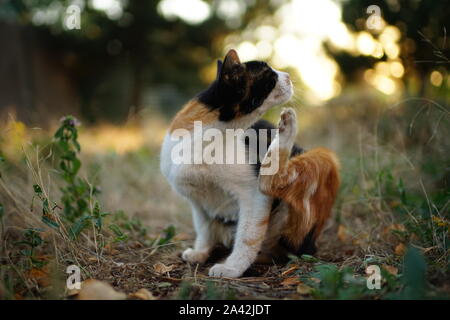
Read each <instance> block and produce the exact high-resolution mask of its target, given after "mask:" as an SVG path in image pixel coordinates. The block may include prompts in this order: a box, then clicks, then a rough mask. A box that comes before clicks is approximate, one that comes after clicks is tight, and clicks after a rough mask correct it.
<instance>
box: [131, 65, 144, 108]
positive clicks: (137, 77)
mask: <svg viewBox="0 0 450 320" xmlns="http://www.w3.org/2000/svg"><path fill="white" fill-rule="evenodd" d="M142 69H143V65H142V63H141V59H140V58H139V57H137V59H136V62H135V63H134V66H133V86H132V91H131V98H130V107H129V108H130V115H131V116H134V115H138V114H139V112H140V111H141V109H142V89H143V78H142V76H143V74H142Z"/></svg>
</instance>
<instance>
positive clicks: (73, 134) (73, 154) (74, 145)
mask: <svg viewBox="0 0 450 320" xmlns="http://www.w3.org/2000/svg"><path fill="white" fill-rule="evenodd" d="M77 126H78V121H77V120H76V119H75V118H74V117H73V116H66V117H64V118H63V119H62V120H61V126H60V127H59V129H58V130H57V131H56V133H55V136H54V138H55V144H56V146H57V149H58V151H59V169H60V172H61V175H62V177H63V179H64V181H65V182H66V186H65V187H63V188H61V191H62V198H61V201H62V204H63V206H64V214H65V218H66V219H67V220H69V221H72V222H75V220H76V219H78V218H81V221H77V222H76V223H77V224H78V225H83V221H84V220H86V219H87V218H86V217H84V215H85V214H87V213H89V200H90V199H91V197H93V196H95V195H97V194H98V193H99V188H97V187H95V186H92V187H91V186H90V185H89V183H87V182H86V181H85V180H83V179H81V178H80V177H79V176H78V172H79V170H80V168H81V160H80V159H79V158H78V153H79V152H80V151H81V147H80V144H79V143H78V130H77Z"/></svg>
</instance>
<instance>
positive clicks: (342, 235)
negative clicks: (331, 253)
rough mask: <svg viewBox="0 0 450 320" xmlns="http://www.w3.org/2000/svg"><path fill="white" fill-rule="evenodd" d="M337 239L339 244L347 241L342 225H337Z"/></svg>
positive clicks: (345, 231)
mask: <svg viewBox="0 0 450 320" xmlns="http://www.w3.org/2000/svg"><path fill="white" fill-rule="evenodd" d="M337 237H338V239H339V240H340V241H341V242H345V241H346V240H347V229H346V228H345V227H344V226H343V225H342V224H340V225H339V228H338V232H337Z"/></svg>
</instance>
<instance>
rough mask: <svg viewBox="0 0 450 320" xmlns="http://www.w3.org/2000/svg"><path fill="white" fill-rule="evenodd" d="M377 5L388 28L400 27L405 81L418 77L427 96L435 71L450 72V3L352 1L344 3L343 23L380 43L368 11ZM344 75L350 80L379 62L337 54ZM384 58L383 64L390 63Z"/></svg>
mask: <svg viewBox="0 0 450 320" xmlns="http://www.w3.org/2000/svg"><path fill="white" fill-rule="evenodd" d="M371 5H377V6H379V8H380V9H381V16H382V18H383V19H384V20H385V21H386V23H387V24H389V25H392V26H395V27H397V28H398V29H399V30H400V32H401V37H400V40H399V44H400V49H401V50H400V59H401V60H402V63H403V65H404V66H405V71H406V74H405V79H407V78H408V77H416V78H418V79H419V82H420V85H421V87H420V89H419V92H418V93H419V94H420V95H422V96H423V94H425V87H426V84H427V81H423V80H425V79H427V78H428V77H429V74H430V73H431V71H432V70H435V69H439V70H444V71H445V70H448V67H449V63H450V52H449V48H450V47H449V45H448V39H447V32H449V31H450V24H449V19H448V14H449V5H448V2H447V1H432V0H417V1H409V0H382V1H380V0H378V1H372V0H349V1H345V2H343V8H342V9H343V10H342V12H343V14H342V19H343V21H344V22H345V23H346V24H347V26H348V27H349V28H350V29H351V30H353V31H370V32H371V33H372V35H373V36H374V37H375V38H376V39H378V37H379V33H377V32H376V31H371V30H368V29H367V27H366V18H367V17H368V13H367V8H368V7H369V6H371ZM333 55H334V58H335V59H336V61H337V62H338V64H339V66H340V67H341V69H342V72H343V73H344V75H346V77H347V79H348V80H351V79H353V80H356V78H354V77H352V76H353V75H354V73H355V72H356V71H357V70H361V69H366V68H368V67H371V66H373V65H374V63H375V62H376V61H379V60H378V59H374V58H373V57H370V56H363V55H358V56H356V57H354V56H352V55H351V54H349V53H345V52H339V53H334V54H333ZM386 59H387V56H386V55H383V57H381V60H382V61H383V60H386Z"/></svg>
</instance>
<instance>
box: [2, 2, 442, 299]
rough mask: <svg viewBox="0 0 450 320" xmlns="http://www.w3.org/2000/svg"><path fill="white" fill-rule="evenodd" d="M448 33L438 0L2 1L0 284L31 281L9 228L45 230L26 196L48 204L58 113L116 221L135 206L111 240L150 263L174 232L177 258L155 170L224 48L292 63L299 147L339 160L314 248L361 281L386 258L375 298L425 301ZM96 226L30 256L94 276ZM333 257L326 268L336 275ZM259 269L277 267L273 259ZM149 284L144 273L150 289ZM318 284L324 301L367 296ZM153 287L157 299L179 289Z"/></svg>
mask: <svg viewBox="0 0 450 320" xmlns="http://www.w3.org/2000/svg"><path fill="white" fill-rule="evenodd" d="M78 18H79V19H78ZM448 33H450V3H449V2H448V1H435V0H384V1H372V0H70V1H69V0H58V1H56V0H0V173H1V174H2V175H0V209H1V210H0V222H1V221H3V224H2V226H3V225H4V226H5V228H4V232H3V233H1V232H0V234H2V235H3V239H4V247H2V248H0V253H2V250H3V249H4V252H3V253H5V257H8V259H9V260H7V259H6V258H5V259H3V260H2V258H1V255H0V263H1V265H0V267H1V268H0V297H1V296H2V281H1V280H2V278H3V279H5V280H4V285H3V288H11V289H8V290H9V291H8V290H6V291H7V292H15V291H17V290H18V289H17V288H24V287H25V288H28V289H29V290H28V291H27V290H25V289H24V290H25V291H23V292H22V291H20V292H19V297H20V296H25V297H29V296H30V292H34V291H33V290H37V293H36V296H37V297H40V296H41V294H42V292H45V288H44V289H42V290H41V288H40V287H39V286H37V285H36V284H35V283H34V282H33V281H34V280H33V281H32V280H30V281H31V282H30V283H32V285H30V284H27V282H26V281H25V282H22V280H21V279H28V276H27V274H28V273H26V272H28V271H27V269H26V267H25V268H24V269H23V270H24V271H23V272H24V273H20V272H19V273H18V271H17V270H22V269H20V268H16V267H14V268H12V267H11V266H18V265H19V264H20V263H22V262H23V261H24V259H23V257H22V256H21V254H20V252H19V249H20V246H17V245H15V242H14V241H19V240H20V239H22V238H23V235H22V233H23V232H26V230H29V228H33V227H39V228H43V229H45V230H47V229H48V226H45V225H44V224H43V223H42V221H41V218H40V215H39V214H38V213H36V212H39V210H37V211H36V210H35V211H33V210H32V208H33V207H31V209H30V202H31V203H33V199H35V198H36V194H35V192H33V188H32V186H33V184H39V185H40V186H41V187H42V189H44V190H45V192H46V194H47V195H48V197H49V199H53V200H54V201H55V204H58V203H59V204H60V201H59V199H60V197H61V189H60V188H59V187H60V186H61V185H63V184H62V182H61V176H60V175H59V171H58V170H59V169H58V167H57V164H56V163H57V161H56V160H55V159H54V157H57V156H58V154H57V153H55V152H54V150H53V147H52V146H53V140H52V137H53V133H54V132H55V130H56V128H57V127H58V126H59V125H60V121H59V120H60V119H61V117H63V116H65V115H67V114H72V115H74V116H76V117H77V118H78V119H79V120H80V121H81V124H82V125H81V126H80V127H79V128H78V131H79V142H80V144H81V154H80V159H81V161H82V167H81V170H80V173H79V175H80V177H81V178H82V179H83V181H87V183H89V185H98V186H99V189H101V193H100V194H99V195H98V199H99V201H100V203H101V206H102V208H104V210H107V211H108V212H115V215H114V218H113V220H114V219H116V217H119V218H117V219H119V220H120V219H124V217H129V218H132V219H134V218H137V219H139V223H137V222H136V221H135V220H132V223H131V222H127V225H130V224H131V225H132V226H136V225H138V226H139V228H138V229H136V230H138V231H136V230H135V229H133V228H134V227H133V228H131V227H130V228H131V229H130V230H131V231H132V232H131V231H130V232H131V233H132V234H131V235H130V236H129V237H130V239H134V240H136V241H138V242H139V243H141V245H143V246H144V248H143V249H142V251H136V250H134V249H133V250H131V249H130V251H126V250H125V249H126V248H128V249H129V247H126V245H128V244H126V245H125V247H122V249H121V248H118V247H117V248H116V249H118V250H119V251H120V250H122V251H123V250H125V251H124V252H125V253H126V255H127V256H129V257H131V256H133V254H134V253H136V252H138V253H139V254H141V253H142V254H143V255H144V257H145V258H142V257H143V256H139V257H137V258H136V259H137V260H136V261H135V262H136V263H137V264H138V265H139V266H142V268H143V270H147V271H145V272H148V263H150V261H153V260H152V259H153V258H154V257H153V256H151V255H146V253H145V252H146V251H145V250H153V249H154V242H151V239H154V238H155V237H159V236H158V235H159V234H160V233H161V232H162V230H167V229H165V228H166V227H167V226H168V225H173V226H175V228H176V230H177V234H178V235H182V236H180V237H179V239H178V241H179V246H177V247H176V250H175V254H179V252H180V251H181V250H182V249H183V248H185V247H187V246H189V244H190V243H191V242H192V238H193V236H194V234H193V230H192V225H191V221H190V220H191V217H190V212H189V211H190V210H189V207H188V205H187V204H186V202H185V201H184V200H182V199H181V198H180V197H178V196H177V195H175V193H174V192H173V191H171V189H170V187H169V185H168V184H167V182H166V181H165V179H164V178H163V177H162V176H161V174H160V172H159V149H160V145H161V141H162V139H163V136H164V134H165V130H166V128H167V126H168V124H169V122H170V119H171V117H173V115H174V114H175V113H176V112H177V110H179V109H180V108H181V107H182V105H183V104H184V103H185V102H186V101H187V100H188V99H190V98H191V97H193V96H194V95H195V94H196V93H198V92H199V91H201V90H202V89H203V88H205V87H206V86H207V85H208V83H210V82H211V81H212V80H213V79H214V77H215V74H216V60H217V59H219V58H222V57H223V56H224V55H225V53H226V52H227V50H229V49H230V48H234V49H236V50H237V51H238V53H239V55H240V57H241V60H243V61H247V60H254V59H256V60H264V61H267V62H268V63H269V64H270V65H271V66H273V67H274V68H277V69H282V70H284V71H287V72H289V73H290V74H291V78H292V79H293V82H294V85H295V94H294V97H293V99H292V100H291V101H290V102H289V103H288V104H289V105H290V106H292V107H294V108H295V109H296V110H297V113H298V121H299V135H298V143H299V144H300V145H302V146H303V147H305V148H306V149H310V148H312V147H315V146H319V145H322V146H326V147H328V148H331V149H332V150H334V151H336V152H337V154H338V156H339V158H340V159H341V162H342V170H341V176H342V186H341V189H340V193H339V197H338V200H337V203H336V205H335V208H334V212H333V219H331V220H330V224H329V226H327V229H326V230H325V234H324V236H323V238H322V240H321V243H320V245H319V248H320V250H319V258H320V259H322V260H324V261H328V262H330V263H332V264H333V265H334V267H333V268H339V270H343V269H342V268H344V267H351V268H353V269H352V270H353V272H354V273H355V274H357V275H359V276H364V275H365V272H364V270H365V267H366V266H367V265H368V264H371V263H377V264H379V265H383V266H386V270H388V271H389V273H392V274H395V275H394V278H395V281H394V282H392V283H391V284H390V285H389V286H388V287H387V288H388V289H385V291H383V292H381V293H379V295H378V297H381V296H382V297H386V294H388V293H389V294H391V293H392V294H396V296H395V297H397V298H398V297H401V298H423V297H429V293H427V292H428V291H427V290H428V289H430V288H431V296H441V293H442V292H445V293H446V294H447V296H448V293H449V292H450V287H449V283H450V239H449V230H450V162H449V159H450V151H449V150H450V139H449V137H450V118H449V115H450V106H449V104H450V73H449V65H450V50H449V45H450V39H449V37H448ZM279 112H280V107H275V108H273V109H272V110H270V111H269V112H268V113H267V114H266V115H265V117H266V118H267V119H269V120H272V121H274V122H277V121H278V116H279ZM88 198H89V201H91V200H92V195H90V196H88ZM91 202H92V201H91ZM53 210H55V211H58V210H59V209H58V207H55V208H53ZM121 210H123V211H121ZM58 212H59V211H58ZM61 214H62V213H61ZM84 214H88V213H84ZM2 215H3V218H2ZM1 219H3V220H1ZM127 219H128V218H127ZM114 221H116V220H114ZM120 221H122V220H120ZM127 221H128V220H127ZM136 223H137V224H136ZM141 224H142V225H144V226H145V228H147V229H148V230H147V229H146V230H147V231H146V232H147V233H145V232H141V231H142V229H140V228H141ZM123 225H124V226H122V225H121V228H128V227H126V226H125V224H123ZM123 230H125V229H123ZM133 230H134V231H133ZM0 231H1V228H0ZM22 231H23V232H22ZM124 232H125V231H124ZM96 236H99V235H98V234H96V233H95V232H94V235H92V234H88V235H85V236H84V237H83V241H85V243H84V242H78V244H77V245H79V247H77V250H75V251H73V250H72V251H70V250H71V249H70V248H73V247H72V245H73V244H72V243H71V242H70V241H67V243H66V242H63V241H56V240H54V244H55V245H54V246H47V247H46V249H45V250H44V249H43V251H45V252H46V253H48V252H51V251H52V250H57V251H56V252H53V253H51V255H53V256H55V257H56V260H57V262H58V265H59V266H61V270H63V269H62V268H63V267H64V266H65V265H67V264H70V263H69V260H68V259H69V258H67V257H68V256H70V254H72V255H73V256H74V257H77V259H80V261H83V263H84V266H85V267H86V270H89V272H90V273H89V275H90V276H92V277H97V278H105V277H107V275H108V274H109V273H108V272H109V271H105V270H109V269H102V268H110V266H111V265H112V264H111V261H110V260H108V259H109V258H108V257H107V256H106V255H102V254H99V253H98V252H97V253H96V254H93V253H92V252H93V249H92V248H91V247H97V243H96V244H95V246H94V245H93V241H94V240H96V239H97V238H96ZM103 236H104V237H105V239H106V238H108V235H106V234H105V235H103ZM54 239H56V238H54ZM93 239H94V240H93ZM158 239H159V238H158ZM170 239H172V238H170ZM149 241H150V242H149ZM152 241H153V240H152ZM183 241H184V242H183ZM122 242H123V241H122ZM180 243H181V244H180ZM65 245H67V248H69V249H70V250H69V249H67V248H66V247H64V246H65ZM122 245H123V244H122ZM59 246H61V247H59ZM112 246H113V244H111V245H110V248H112ZM63 247H64V248H63ZM56 248H57V249H56ZM123 248H125V249H123ZM149 248H150V249H149ZM407 248H415V249H414V250H416V249H417V250H418V251H417V252H420V253H417V252H416V251H411V252H413V253H411V254H410V255H409V257H412V258H409V260H408V258H405V259H406V260H405V261H406V263H404V260H403V257H404V256H405V252H406V250H407ZM46 250H47V251H46ZM58 250H59V251H58ZM67 250H69V252H71V253H70V254H66V253H65V252H66V251H67ZM102 250H103V249H102ZM155 250H156V249H155ZM61 252H63V253H61ZM131 252H132V253H133V254H131ZM152 252H153V251H152ZM408 252H410V251H408ZM414 252H416V253H414ZM415 254H416V255H415ZM92 255H95V257H96V258H95V259H96V261H97V262H98V264H99V265H94V263H92V261H91V260H89V259H91V258H92ZM407 256H408V255H406V257H407ZM133 257H134V256H133ZM70 259H72V258H70ZM129 259H131V258H129ZM139 259H140V260H139ZM142 259H143V260H142ZM161 259H163V258H161ZM171 259H172V258H171ZM177 259H178V260H177ZM167 261H169V262H167ZM173 261H175V263H176V264H177V266H179V268H180V269H179V270H178V269H177V270H178V271H177V272H179V275H180V277H181V276H182V275H183V277H189V276H190V275H192V270H190V269H189V268H188V266H186V265H185V264H183V263H182V262H181V261H179V257H178V258H176V259H175V258H173V259H172V260H163V262H164V263H166V264H167V263H174V262H173ZM408 261H409V262H408ZM97 262H96V263H97ZM153 262H154V261H153ZM153 262H152V263H153ZM23 263H24V262H23ZM100 265H101V267H99V266H100ZM408 265H409V267H408V268H409V270H410V271H409V273H408V272H406V271H405V272H406V273H405V274H406V275H405V276H403V275H402V270H403V268H405V266H408ZM336 266H337V267H336ZM183 268H188V269H183ZM333 268H331V269H333ZM427 268H428V269H427ZM331 269H330V270H331ZM333 270H334V271H333V272H335V273H334V275H333V276H332V277H331V278H332V279H341V278H342V277H344V274H343V273H342V274H341V273H339V272H340V271H338V269H336V270H335V269H333ZM411 270H412V271H411ZM425 270H428V271H425ZM202 272H203V271H202ZM204 272H206V271H204ZM270 272H274V275H275V277H276V278H277V279H279V280H280V279H281V280H282V278H280V275H279V270H278V269H274V270H272V271H270ZM270 272H269V273H270ZM330 272H331V271H330ZM18 275H20V276H19V277H18ZM146 275H147V276H148V274H146ZM147 276H146V277H147ZM153 276H154V275H153V274H152V277H153ZM133 277H134V275H133V276H130V277H129V281H131V282H132V281H134V280H136V281H135V282H133V283H134V284H130V283H131V282H127V281H128V280H127V281H123V282H121V284H117V283H118V282H117V279H116V277H112V278H110V280H111V281H114V283H116V286H118V287H120V288H122V289H123V290H126V291H127V290H132V289H130V288H134V289H138V288H139V287H136V286H137V285H138V284H139V283H141V282H140V281H141V280H139V279H137V278H133ZM195 277H196V276H195ZM315 277H316V278H317V276H315ZM324 277H325V278H326V277H327V275H326V274H325V275H324ZM340 277H341V278H340ZM425 277H426V279H427V280H426V281H425V280H424V279H425ZM9 279H15V280H14V281H16V280H17V283H15V282H14V283H11V281H10V280H9ZM127 279H128V278H127ZM146 279H148V277H147V278H146ZM195 279H196V280H195V282H197V278H195ZM411 279H412V280H411ZM159 280H161V279H159ZM159 280H158V281H159ZM281 280H280V281H281ZM158 281H157V280H155V282H148V283H147V282H146V283H147V285H148V286H151V288H152V290H153V289H154V290H162V289H160V288H159V287H158ZM161 281H163V282H164V281H165V280H163V279H162V280H161ZM277 281H278V280H277ZM333 281H334V280H333ZM336 281H338V280H336ZM339 281H340V280H339ZM396 281H397V282H396ZM408 281H409V282H408ZM324 283H325V287H321V289H320V288H319V289H320V290H322V291H319V293H320V294H319V295H318V296H319V297H322V298H324V297H325V298H349V297H351V298H362V297H365V298H367V297H370V294H369V295H366V292H364V293H361V292H360V291H358V290H359V289H358V290H357V292H353V291H352V292H348V291H346V290H347V289H348V288H344V285H343V283H341V282H339V283H331V284H329V283H328V284H326V282H324ZM411 283H412V284H411ZM311 285H312V284H311ZM328 285H330V286H331V287H330V288H329V287H327V286H328ZM430 285H431V286H430ZM30 286H31V287H32V288H33V290H30ZM127 286H128V287H127ZM133 286H134V287H133ZM320 286H322V284H320ZM408 286H409V287H408ZM411 286H412V287H411ZM281 287H283V288H284V285H281ZM36 288H38V289H36ZM127 288H128V289H127ZM165 288H166V289H164V290H162V293H161V292H160V293H159V294H160V296H161V297H167V296H170V294H172V293H173V292H172V291H173V290H176V289H174V286H172V287H170V286H166V287H165ZM352 288H353V287H352ZM404 288H410V289H411V288H412V289H411V290H409V289H408V290H409V291H408V290H406V289H404ZM427 288H428V289H427ZM134 289H133V290H134ZM247 289H248V288H247ZM247 289H246V290H247ZM291 289H292V288H291ZM353 289H354V288H353ZM21 290H22V289H21ZM171 290H172V291H171ZM248 290H250V291H251V290H253V289H251V288H250V289H248ZM264 290H265V291H264ZM264 290H263V291H264V293H263V294H264V295H266V296H270V297H281V298H283V297H285V296H286V294H287V293H283V294H282V293H280V292H285V291H277V290H267V289H264ZM283 290H284V289H283ZM293 290H294V291H295V288H293ZM355 290H356V289H355ZM4 291H5V290H4ZM194 291H195V290H194ZM194 291H192V292H194ZM291 293H292V292H291ZM202 294H203V293H198V295H199V296H198V297H202ZM292 294H294V298H298V292H297V293H295V292H294V293H292ZM295 294H297V296H295ZM36 296H35V297H36ZM244 296H245V295H244ZM57 297H61V295H58V296H57ZM191 297H192V296H191ZM196 297H197V296H196ZM246 297H248V295H247V296H246ZM316 297H317V295H316Z"/></svg>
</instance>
